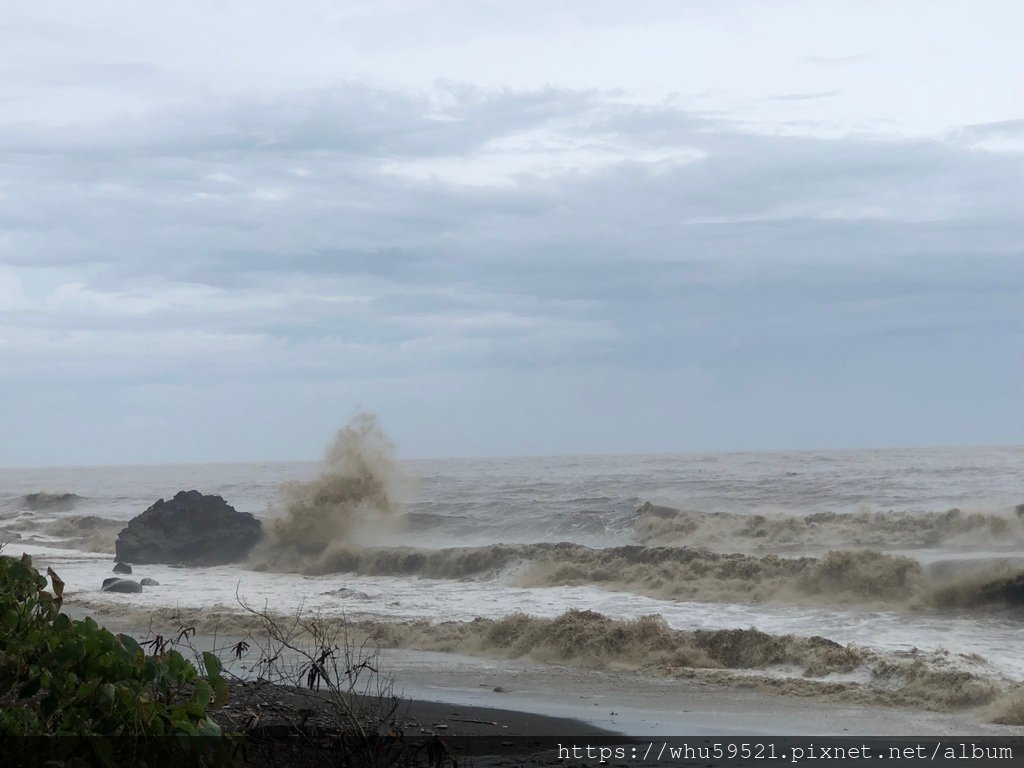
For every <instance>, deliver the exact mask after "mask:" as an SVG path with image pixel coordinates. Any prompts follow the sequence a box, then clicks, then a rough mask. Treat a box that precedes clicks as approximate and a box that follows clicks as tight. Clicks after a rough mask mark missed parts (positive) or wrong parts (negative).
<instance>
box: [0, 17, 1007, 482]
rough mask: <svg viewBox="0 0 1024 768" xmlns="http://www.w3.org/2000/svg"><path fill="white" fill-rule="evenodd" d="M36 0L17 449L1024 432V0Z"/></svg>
mask: <svg viewBox="0 0 1024 768" xmlns="http://www.w3.org/2000/svg"><path fill="white" fill-rule="evenodd" d="M156 5H157V4H150V3H128V2H101V1H94V2H90V3H85V4H83V3H71V2H67V3H7V4H5V7H4V13H3V15H2V18H0V51H2V53H0V428H2V430H3V438H2V439H0V464H15V465H19V464H66V463H83V464H92V463H110V462H124V463H133V462H153V461H206V460H231V459H245V460H248V459H292V458H295V459H302V458H312V457H315V456H317V455H318V454H319V453H320V451H321V449H322V448H323V446H324V445H325V444H326V442H327V441H328V440H329V438H330V436H331V435H332V434H333V433H334V431H335V430H336V429H337V428H338V427H339V426H341V425H342V424H343V423H344V422H345V421H346V420H347V419H348V418H349V417H350V416H351V415H353V414H354V413H355V412H356V411H357V410H358V409H368V410H372V411H375V412H376V413H378V414H379V416H380V419H381V422H382V424H383V426H384V428H385V430H386V431H387V432H388V433H389V434H390V435H391V436H392V437H393V439H394V440H395V442H396V444H397V445H398V448H399V453H400V454H401V455H403V456H437V455H455V456H462V455H513V454H548V453H607V452H660V451H714V450H760V449H801V448H844V447H873V446H888V445H965V444H1019V443H1021V442H1022V440H1021V434H1022V428H1024V333H1022V329H1024V217H1022V214H1024V46H1022V45H1021V44H1020V41H1021V40H1024V4H1022V3H1020V2H1019V0H1007V2H995V1H993V2H988V1H986V0H975V1H974V2H970V3H967V2H962V0H958V1H957V2H942V1H941V0H920V1H919V2H900V1H898V0H886V1H885V2H872V1H870V0H851V1H850V2H842V1H831V0H829V1H824V0H807V1H806V2H789V1H788V0H773V2H770V3H767V2H754V1H753V0H752V1H751V2H739V1H736V2H732V1H729V0H725V1H723V0H706V1H705V0H690V1H687V0H673V1H672V2H650V1H649V2H644V3H626V2H622V1H621V0H615V2H604V1H603V0H586V1H585V2H558V3H552V2H550V1H549V0H544V1H543V2H532V1H525V2H524V1H523V0H517V2H507V0H502V1H501V2H480V1H479V0H475V1H474V2H465V1H461V2H395V1H392V0H387V1H385V2H382V1H381V0H373V2H365V3H364V2H359V3H351V2H350V3H343V2H333V1H332V2H327V1H324V2H294V0H292V1H290V2H265V1H256V0H246V2H233V1H229V0H225V1H223V2H212V1H211V2H194V1H193V0H178V2H175V3H164V4H160V5H161V6H162V8H156V7H154V6H156Z"/></svg>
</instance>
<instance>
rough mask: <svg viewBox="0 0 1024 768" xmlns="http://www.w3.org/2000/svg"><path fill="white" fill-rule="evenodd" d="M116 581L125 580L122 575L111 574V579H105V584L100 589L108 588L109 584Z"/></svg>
mask: <svg viewBox="0 0 1024 768" xmlns="http://www.w3.org/2000/svg"><path fill="white" fill-rule="evenodd" d="M115 581H124V579H122V578H121V577H120V576H111V577H110V578H109V579H104V580H103V586H102V587H100V589H106V588H107V587H108V586H110V585H111V584H113V583H114V582H115Z"/></svg>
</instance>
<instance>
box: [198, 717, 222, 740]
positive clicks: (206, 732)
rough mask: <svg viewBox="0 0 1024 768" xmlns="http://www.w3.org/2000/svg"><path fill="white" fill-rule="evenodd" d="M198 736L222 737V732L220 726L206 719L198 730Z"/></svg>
mask: <svg viewBox="0 0 1024 768" xmlns="http://www.w3.org/2000/svg"><path fill="white" fill-rule="evenodd" d="M196 734H197V735H199V736H220V735H221V730H220V726H219V725H217V724H216V723H215V722H213V720H211V719H210V718H206V719H205V720H203V721H202V722H201V723H200V724H199V727H198V728H196Z"/></svg>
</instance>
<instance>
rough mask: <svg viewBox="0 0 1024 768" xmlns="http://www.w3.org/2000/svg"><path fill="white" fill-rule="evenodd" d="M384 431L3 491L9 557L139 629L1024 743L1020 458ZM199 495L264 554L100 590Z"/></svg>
mask: <svg viewBox="0 0 1024 768" xmlns="http://www.w3.org/2000/svg"><path fill="white" fill-rule="evenodd" d="M364 427H365V428H364V429H363V430H362V432H361V433H360V434H359V435H357V437H358V438H359V439H358V440H356V441H354V442H353V440H351V439H350V440H348V441H347V442H346V441H345V440H339V442H337V443H335V444H334V445H333V446H332V447H331V449H330V450H329V451H328V455H327V457H326V459H325V461H324V462H321V463H316V462H311V463H246V464H205V465H194V464H181V465H162V466H108V467H59V468H4V469H0V541H7V542H8V543H7V545H6V547H5V553H6V554H19V553H20V552H22V551H25V552H29V553H32V554H33V556H34V557H35V559H36V561H37V563H40V564H43V565H50V566H52V567H53V568H54V569H55V570H56V571H57V572H58V573H59V574H60V576H61V578H63V579H64V581H65V582H66V583H67V592H66V594H67V599H68V602H69V605H73V606H77V607H78V608H79V609H81V610H88V611H90V612H92V613H95V614H97V615H100V616H109V617H119V618H120V619H121V620H131V621H133V622H134V623H135V624H136V625H138V626H145V624H146V622H147V621H153V620H154V619H155V620H157V621H163V622H172V621H173V620H182V621H189V622H194V623H197V624H199V625H201V626H202V627H204V628H207V629H209V628H213V627H215V628H217V631H219V632H222V633H225V634H231V633H232V632H234V633H244V632H245V631H246V629H247V624H246V620H247V614H246V612H245V610H244V609H243V607H242V606H241V605H240V600H241V601H244V602H245V603H247V604H249V605H253V606H258V607H259V608H261V609H263V608H266V609H267V610H270V611H273V612H276V613H280V614H285V615H287V614H290V613H294V612H295V611H297V610H304V611H320V612H322V613H323V614H324V615H327V616H331V615H334V616H338V617H341V616H344V617H345V618H346V619H347V620H348V621H349V622H351V623H352V625H353V627H355V628H357V629H358V631H360V632H362V633H363V634H365V636H366V637H368V638H371V639H373V640H374V641H376V642H378V643H380V644H381V645H383V646H385V647H395V648H411V649H420V650H423V651H442V652H446V653H458V654H464V655H470V656H479V657H488V658H502V659H512V658H516V659H528V660H532V661H535V662H540V663H555V664H559V665H566V666H569V667H574V666H575V667H578V668H599V669H611V670H624V669H625V670H636V671H638V672H641V673H643V674H645V675H648V676H652V677H658V678H666V679H678V678H681V679H697V680H704V681H710V682H715V683H724V684H727V685H728V684H731V685H742V686H747V687H749V686H757V687H760V688H762V689H764V690H766V691H772V692H775V693H780V694H784V695H788V696H799V697H805V698H806V697H810V698H812V699H814V698H820V699H833V700H840V701H845V702H851V703H855V704H871V703H881V704H887V705H894V706H906V707H915V708H919V709H930V710H939V711H943V710H957V709H962V708H974V709H977V710H978V711H979V712H982V713H983V714H982V715H980V716H982V717H983V719H989V720H996V721H999V720H1000V718H1002V720H1003V721H1004V722H1007V721H1008V722H1012V717H1013V716H1012V714H1007V713H1008V712H1010V713H1012V712H1013V711H1016V710H1015V707H1017V706H1018V704H1017V699H1018V698H1019V689H1020V688H1021V686H1022V685H1024V655H1022V654H1021V650H1022V644H1021V640H1020V637H1021V630H1022V628H1024V599H1022V594H1024V576H1022V574H1024V519H1022V518H1024V508H1022V507H1021V506H1020V505H1021V503H1022V502H1024V489H1022V488H1021V478H1022V477H1024V473H1022V469H1024V448H1020V447H989V448H943V449H935V448H929V449H898V450H897V449H890V450H872V451H829V452H801V453H730V454H725V453H723V454H680V455H644V456H637V455H633V456H575V457H535V458H509V459H437V460H416V461H409V460H406V461H399V460H396V459H394V457H393V456H392V455H391V449H390V446H389V444H387V442H386V440H384V439H383V437H382V436H380V435H379V434H378V433H377V432H375V428H374V427H373V425H372V424H370V425H364ZM349 437H350V438H351V437H352V435H351V434H350V436H349ZM183 489H184V490H188V489H197V490H200V491H202V492H203V493H208V494H217V495H220V496H223V497H224V499H225V500H226V501H227V502H228V503H229V504H231V505H233V506H234V507H235V508H236V509H238V510H239V511H243V512H251V513H252V514H254V515H255V516H256V517H258V518H260V519H261V520H262V521H263V523H264V528H265V531H266V532H267V536H266V540H265V542H264V543H263V544H261V545H260V547H258V549H257V551H255V552H254V553H253V555H252V557H251V558H250V560H249V562H246V563H243V564H238V565H232V566H217V567H209V568H198V567H177V566H170V565H146V566H141V565H140V566H137V567H136V570H135V573H136V575H137V576H148V577H151V578H155V579H157V580H158V581H159V582H160V586H159V587H153V588H147V589H146V590H145V591H144V592H143V593H141V594H127V595H124V594H110V593H104V592H101V591H100V589H99V586H100V583H101V582H102V580H103V579H104V578H106V577H107V576H109V575H110V570H111V567H112V565H113V547H114V541H115V540H116V537H117V533H118V532H119V531H120V529H121V528H123V527H124V526H125V525H126V523H127V521H128V520H129V519H131V518H132V517H134V516H135V515H137V514H139V513H140V512H142V511H143V510H144V509H146V508H147V507H148V506H150V505H151V504H152V503H153V502H154V501H156V500H157V499H158V498H170V497H171V496H173V495H174V494H175V493H176V492H177V491H179V490H183Z"/></svg>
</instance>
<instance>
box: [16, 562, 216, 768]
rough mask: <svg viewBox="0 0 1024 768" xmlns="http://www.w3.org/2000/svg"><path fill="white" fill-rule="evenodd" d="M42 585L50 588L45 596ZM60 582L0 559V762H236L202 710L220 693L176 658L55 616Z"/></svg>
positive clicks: (209, 668)
mask: <svg viewBox="0 0 1024 768" xmlns="http://www.w3.org/2000/svg"><path fill="white" fill-rule="evenodd" d="M47 587H50V590H49V591H48V590H47ZM63 594H64V583H63V582H62V581H61V580H60V578H59V577H58V576H57V574H56V573H54V572H53V570H52V569H47V574H46V576H44V575H42V574H40V573H39V571H38V570H36V569H35V568H34V567H33V566H32V561H31V558H29V557H28V556H27V555H23V556H22V558H21V559H20V560H18V559H14V558H10V557H5V556H2V555H0V744H2V745H3V746H2V747H0V750H2V751H3V754H2V755H0V763H3V764H5V765H17V764H26V765H31V764H41V763H43V762H46V761H52V762H55V763H56V764H60V763H64V764H66V765H68V766H74V765H104V766H120V765H125V764H128V763H133V762H145V763H146V764H147V765H155V764H168V765H214V764H216V765H224V764H229V763H231V762H232V756H233V755H234V754H235V750H234V749H233V747H234V744H233V743H232V739H231V738H230V737H226V736H225V735H224V734H222V732H221V729H220V727H219V726H218V725H217V724H216V723H215V722H214V721H213V720H212V719H211V717H210V716H209V712H208V710H209V709H210V708H212V707H218V706H221V705H222V704H223V703H224V702H225V701H226V700H227V697H228V686H227V682H226V681H225V679H224V677H223V676H222V674H221V664H220V661H219V660H218V658H217V657H216V656H215V655H214V654H212V653H206V654H203V656H202V661H203V667H204V670H203V674H200V673H199V671H198V670H197V668H196V666H194V665H193V664H192V663H191V662H190V661H189V660H188V659H186V658H185V657H184V656H182V654H181V653H179V652H178V651H176V650H173V649H169V648H167V647H166V645H164V647H159V648H157V647H155V646H154V647H153V648H152V651H153V652H152V653H150V654H147V653H146V652H145V650H144V649H143V647H142V646H141V645H140V644H139V643H138V642H137V641H136V640H134V639H133V638H131V637H129V636H128V635H115V634H113V633H111V632H110V631H108V630H106V629H104V628H103V627H100V626H98V625H97V624H96V622H95V621H93V620H92V619H91V618H86V619H82V620H76V619H71V618H69V617H68V616H67V615H66V614H64V613H61V605H62V602H63Z"/></svg>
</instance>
